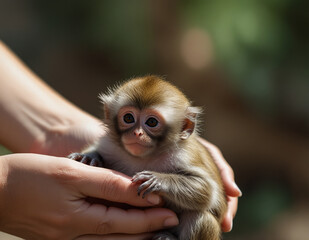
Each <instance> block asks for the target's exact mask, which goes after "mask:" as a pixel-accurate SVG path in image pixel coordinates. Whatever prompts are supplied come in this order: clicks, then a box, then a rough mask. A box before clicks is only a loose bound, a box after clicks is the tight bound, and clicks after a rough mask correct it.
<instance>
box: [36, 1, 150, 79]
mask: <svg viewBox="0 0 309 240" xmlns="http://www.w3.org/2000/svg"><path fill="white" fill-rule="evenodd" d="M34 2H35V3H36V4H35V6H36V7H37V8H38V12H39V13H40V15H41V16H40V19H41V20H43V21H42V22H41V26H42V27H41V29H42V30H45V32H44V35H46V37H48V38H50V37H52V38H56V39H57V38H58V37H62V38H63V37H65V38H67V39H61V41H63V40H66V41H68V42H70V43H74V44H84V46H85V47H86V46H87V47H88V48H89V47H90V48H93V50H95V51H102V52H104V53H105V54H107V55H108V56H109V58H110V59H111V60H112V61H119V59H123V60H122V62H125V63H126V64H125V65H124V70H125V71H127V72H128V74H131V75H132V74H134V73H136V72H137V71H136V70H137V68H144V69H145V68H148V67H149V65H150V63H151V57H150V52H151V49H150V46H151V41H152V39H153V37H152V35H151V34H152V32H151V28H150V18H149V12H148V11H147V7H148V2H147V1H140V0H133V1H130V3H128V4H125V3H124V2H123V1H121V0H115V1H100V0H91V1H82V0H79V1H74V4H72V2H71V1H61V4H59V1H51V2H46V3H45V2H42V1H37V0H36V1H34ZM87 50H88V51H89V50H90V49H87Z"/></svg>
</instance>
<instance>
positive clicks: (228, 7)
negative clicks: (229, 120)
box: [183, 0, 309, 127]
mask: <svg viewBox="0 0 309 240" xmlns="http://www.w3.org/2000/svg"><path fill="white" fill-rule="evenodd" d="M308 10H309V4H308V1H303V0H249V1H248V0H233V1H225V0H208V1H203V0H196V1H190V2H187V1H184V4H183V12H184V14H185V16H186V21H185V22H186V24H187V25H188V26H198V27H201V28H203V29H205V31H207V32H208V33H209V35H210V37H211V38H212V40H213V44H214V46H215V50H216V56H217V60H218V62H221V64H223V65H224V66H225V67H226V69H227V70H228V72H230V73H231V74H232V76H234V77H232V78H230V81H231V84H232V85H234V86H235V88H236V89H238V90H239V92H240V93H241V94H242V95H243V96H244V97H245V98H246V99H247V100H248V101H249V103H250V104H251V105H252V106H255V107H256V108H257V109H259V110H260V111H263V113H268V114H271V113H276V114H284V113H285V111H286V110H288V111H289V110H291V109H293V110H291V111H293V114H297V115H298V116H299V118H301V117H303V116H306V119H307V120H308V121H307V122H309V107H308V102H309V94H308V90H309V69H308V63H309V45H308V41H309V34H308V33H309V28H308V26H309V14H308ZM278 111H279V112H278ZM290 113H292V112H290ZM307 127H308V123H307Z"/></svg>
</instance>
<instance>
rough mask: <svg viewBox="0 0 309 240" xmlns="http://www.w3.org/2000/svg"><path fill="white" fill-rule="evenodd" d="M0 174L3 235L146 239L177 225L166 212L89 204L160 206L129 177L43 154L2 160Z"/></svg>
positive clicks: (19, 155)
mask: <svg viewBox="0 0 309 240" xmlns="http://www.w3.org/2000/svg"><path fill="white" fill-rule="evenodd" d="M0 170H1V172H0V183H1V184H0V230H2V231H4V232H8V233H11V234H14V235H17V236H20V237H22V238H26V239H63V240H66V239H132V237H133V238H134V237H135V238H134V239H144V238H145V237H147V236H149V234H148V232H152V231H156V230H159V229H162V228H166V227H171V226H174V225H177V224H178V219H177V217H176V215H175V213H173V212H172V211H170V210H168V209H164V208H147V209H138V208H134V209H121V208H117V207H108V206H105V205H102V204H94V203H89V202H88V201H87V200H86V198H87V197H88V196H90V197H94V198H101V199H105V200H108V201H111V202H122V203H126V204H129V205H131V206H139V207H150V206H154V205H157V204H159V203H160V201H161V199H160V198H159V196H157V195H154V194H152V195H150V196H149V198H146V199H142V198H140V197H138V196H137V194H136V191H137V189H136V186H134V185H133V184H131V181H130V178H128V177H126V176H124V175H122V174H120V173H118V172H115V171H112V170H108V169H104V168H94V167H90V166H87V165H84V164H81V163H78V162H75V161H72V160H69V159H66V158H58V157H50V156H45V155H38V154H11V155H6V156H1V157H0ZM146 232H147V234H146V235H145V234H142V233H146ZM113 234H116V235H113ZM127 234H129V235H127ZM136 234H137V235H136Z"/></svg>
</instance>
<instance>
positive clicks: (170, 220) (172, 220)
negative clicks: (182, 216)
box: [163, 217, 179, 227]
mask: <svg viewBox="0 0 309 240" xmlns="http://www.w3.org/2000/svg"><path fill="white" fill-rule="evenodd" d="M178 224H179V221H178V219H177V218H176V217H169V218H167V219H165V221H164V223H163V226H164V227H174V226H177V225H178Z"/></svg>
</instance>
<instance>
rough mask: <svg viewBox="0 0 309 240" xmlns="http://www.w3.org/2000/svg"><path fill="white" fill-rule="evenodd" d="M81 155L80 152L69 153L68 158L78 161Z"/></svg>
mask: <svg viewBox="0 0 309 240" xmlns="http://www.w3.org/2000/svg"><path fill="white" fill-rule="evenodd" d="M82 157H83V155H82V154H80V153H71V154H70V155H69V156H68V158H70V159H72V160H75V161H80V160H81V159H82Z"/></svg>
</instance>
